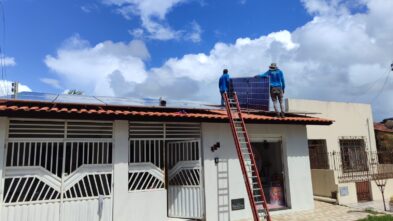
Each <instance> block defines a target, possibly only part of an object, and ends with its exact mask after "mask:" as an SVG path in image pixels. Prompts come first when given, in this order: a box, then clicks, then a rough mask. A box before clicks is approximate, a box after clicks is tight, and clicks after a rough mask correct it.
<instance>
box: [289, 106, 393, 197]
mask: <svg viewBox="0 0 393 221" xmlns="http://www.w3.org/2000/svg"><path fill="white" fill-rule="evenodd" d="M287 108H288V109H289V111H292V112H299V111H300V112H301V111H303V112H308V113H313V114H311V116H315V117H324V118H329V119H332V120H334V123H333V125H332V126H330V127H320V126H307V136H308V143H309V154H310V163H311V164H310V166H311V174H312V181H313V192H314V195H316V196H322V197H330V198H336V199H337V202H338V203H339V204H351V203H357V202H359V201H369V200H380V199H382V196H381V193H380V191H379V189H378V188H377V186H376V184H375V182H374V181H372V180H373V179H374V178H375V177H376V176H377V175H378V173H379V175H381V173H382V172H381V171H382V169H381V168H391V167H390V166H391V165H386V163H388V162H383V161H382V157H381V156H382V155H381V154H380V153H378V152H377V147H376V141H375V135H374V124H373V116H372V110H371V106H370V105H368V104H355V103H340V102H323V101H313V100H296V99H289V100H288V101H287ZM378 160H379V161H378ZM386 166H387V167H386ZM390 170H391V169H390ZM382 175H384V176H385V175H387V176H388V177H392V178H393V170H391V174H385V172H384V174H382ZM385 196H386V198H389V197H390V196H393V179H392V180H388V182H387V186H386V189H385Z"/></svg>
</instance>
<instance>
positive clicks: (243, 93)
mask: <svg viewBox="0 0 393 221" xmlns="http://www.w3.org/2000/svg"><path fill="white" fill-rule="evenodd" d="M230 92H236V94H237V97H238V99H239V104H240V107H241V108H246V109H256V110H264V111H268V110H269V78H267V77H258V78H255V77H252V78H231V80H230Z"/></svg>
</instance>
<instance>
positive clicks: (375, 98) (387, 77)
mask: <svg viewBox="0 0 393 221" xmlns="http://www.w3.org/2000/svg"><path fill="white" fill-rule="evenodd" d="M390 74H391V71H390V70H389V72H388V74H387V75H386V78H385V82H384V83H383V85H382V88H381V90H380V91H379V93H378V94H377V95H376V96H375V97H374V98H373V99H372V100H371V103H372V104H373V103H374V102H375V101H377V99H378V98H379V96H380V95H381V94H382V92H383V91H384V90H385V87H386V85H387V84H388V82H389V78H390Z"/></svg>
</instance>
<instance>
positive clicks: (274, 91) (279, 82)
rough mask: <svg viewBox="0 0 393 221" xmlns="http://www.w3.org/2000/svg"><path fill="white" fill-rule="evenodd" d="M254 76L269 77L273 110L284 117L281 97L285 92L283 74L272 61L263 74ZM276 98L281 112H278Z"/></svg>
mask: <svg viewBox="0 0 393 221" xmlns="http://www.w3.org/2000/svg"><path fill="white" fill-rule="evenodd" d="M256 77H269V81H270V96H271V98H272V101H273V106H274V111H275V112H276V114H277V116H278V117H280V116H281V117H285V114H284V107H283V103H282V101H283V97H284V93H285V80H284V74H283V73H282V71H281V70H280V69H278V68H277V64H276V63H272V64H271V65H270V67H269V70H268V71H267V72H265V73H263V74H259V75H257V76H256ZM277 100H278V101H279V102H280V109H281V114H280V113H279V112H278V108H277Z"/></svg>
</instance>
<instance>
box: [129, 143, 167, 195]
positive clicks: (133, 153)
mask: <svg viewBox="0 0 393 221" xmlns="http://www.w3.org/2000/svg"><path fill="white" fill-rule="evenodd" d="M164 146H165V145H164V140H161V139H131V140H130V144H129V157H128V159H129V174H128V189H129V191H140V190H148V189H149V190H152V189H163V188H164V162H165V161H164Z"/></svg>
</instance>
